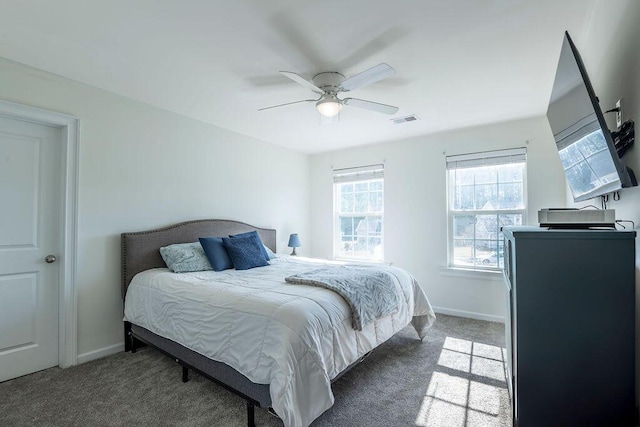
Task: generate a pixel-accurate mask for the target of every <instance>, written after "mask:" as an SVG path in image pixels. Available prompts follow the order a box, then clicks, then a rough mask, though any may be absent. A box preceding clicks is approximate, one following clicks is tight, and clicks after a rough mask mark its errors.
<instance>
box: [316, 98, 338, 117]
mask: <svg viewBox="0 0 640 427" xmlns="http://www.w3.org/2000/svg"><path fill="white" fill-rule="evenodd" d="M316 108H317V109H318V112H319V113H320V114H322V115H323V116H324V117H333V116H335V115H336V114H338V113H339V112H340V110H342V103H341V102H340V100H339V99H338V98H336V97H335V96H323V97H322V99H321V100H320V101H318V102H317V103H316Z"/></svg>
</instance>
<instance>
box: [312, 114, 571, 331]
mask: <svg viewBox="0 0 640 427" xmlns="http://www.w3.org/2000/svg"><path fill="white" fill-rule="evenodd" d="M407 125H408V126H410V124H407ZM513 147H526V148H527V156H528V161H527V176H528V182H527V192H528V204H529V211H528V220H529V223H530V224H537V211H538V209H540V208H543V207H563V206H565V203H566V202H565V183H564V182H565V181H564V175H563V171H562V167H561V164H560V159H559V157H558V153H557V151H556V148H555V144H554V141H553V136H552V134H551V130H550V128H549V124H548V122H547V120H546V118H542V117H540V118H532V119H527V120H519V121H514V122H508V123H502V124H497V125H491V126H483V127H477V128H469V129H463V130H458V131H453V132H447V133H441V134H436V135H429V136H424V137H419V138H413V139H408V140H402V141H393V142H388V143H384V144H379V145H373V146H368V147H361V148H354V149H349V150H344V151H336V152H331V153H325V154H318V155H314V156H312V157H311V227H310V228H311V235H310V237H311V238H310V239H309V240H310V243H311V246H312V250H311V255H312V256H314V257H321V258H330V257H332V255H333V254H332V251H333V246H332V228H333V184H332V169H333V168H341V167H349V166H359V165H367V164H372V163H380V162H385V205H384V208H385V218H384V225H385V228H384V229H385V234H384V239H385V243H384V246H385V248H384V252H385V261H390V262H393V263H394V265H397V266H400V267H403V268H406V269H407V270H408V271H409V272H411V273H412V274H413V275H414V276H415V277H416V278H417V279H418V281H419V282H420V284H421V285H422V286H423V287H424V289H425V290H426V292H427V295H428V297H429V299H430V301H431V303H432V304H433V305H434V306H436V307H438V309H439V311H440V312H446V313H452V314H459V315H463V316H470V317H477V318H485V319H491V320H502V319H503V317H504V307H503V306H504V296H503V289H502V288H503V284H502V278H501V276H499V275H494V278H493V279H490V280H486V279H485V280H482V279H478V278H477V277H465V276H452V275H448V274H443V271H442V269H443V267H444V266H446V264H447V215H446V173H445V154H444V153H446V154H447V155H454V154H462V153H473V152H478V151H488V150H498V149H504V148H513ZM485 276H486V274H485ZM495 276H497V277H495Z"/></svg>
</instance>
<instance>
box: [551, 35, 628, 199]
mask: <svg viewBox="0 0 640 427" xmlns="http://www.w3.org/2000/svg"><path fill="white" fill-rule="evenodd" d="M547 119H548V120H549V125H550V126H551V130H552V132H553V136H554V139H555V141H556V147H557V149H558V154H560V160H561V162H562V167H563V169H564V172H565V175H566V177H567V182H568V183H569V187H570V188H571V192H572V194H573V200H574V201H576V202H579V201H582V200H587V199H591V198H594V197H598V196H603V195H605V194H607V193H611V192H614V191H618V190H620V189H621V188H624V187H633V186H635V185H637V182H636V179H635V175H634V174H633V171H632V170H631V169H629V168H628V167H625V165H624V164H623V163H622V161H621V160H620V158H619V157H618V153H617V152H616V148H615V145H614V141H613V138H612V136H611V132H610V131H609V128H608V127H607V124H606V122H605V120H604V115H603V114H602V110H601V109H600V105H599V103H598V98H597V97H596V95H595V93H594V91H593V87H592V86H591V82H590V80H589V76H588V75H587V71H586V70H585V68H584V63H583V62H582V58H581V56H580V53H579V52H578V50H577V49H576V46H575V45H574V44H573V41H572V40H571V37H570V36H569V33H568V32H565V37H564V42H563V44H562V50H561V51H560V59H559V61H558V69H557V71H556V78H555V82H554V84H553V90H552V92H551V99H550V100H549V107H548V109H547Z"/></svg>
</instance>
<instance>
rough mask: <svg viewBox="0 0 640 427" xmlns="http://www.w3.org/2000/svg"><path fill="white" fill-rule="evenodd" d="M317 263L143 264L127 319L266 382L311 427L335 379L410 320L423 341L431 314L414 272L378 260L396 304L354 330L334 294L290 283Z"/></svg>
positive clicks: (291, 417) (286, 414) (277, 404)
mask: <svg viewBox="0 0 640 427" xmlns="http://www.w3.org/2000/svg"><path fill="white" fill-rule="evenodd" d="M319 263H326V261H319V260H312V259H304V258H294V257H288V256H280V257H278V258H276V259H273V260H271V265H270V266H267V267H261V268H254V269H251V270H246V271H236V270H226V271H222V272H214V271H201V272H195V273H182V274H176V273H171V272H170V271H169V270H167V269H153V270H147V271H145V272H142V273H140V274H137V275H136V276H135V277H134V278H133V280H132V281H131V285H130V286H129V288H128V291H127V296H126V301H125V311H124V314H125V320H127V321H129V322H131V323H134V324H136V325H139V326H142V327H143V328H145V329H148V330H150V331H152V332H154V333H155V334H157V335H160V336H162V337H165V338H168V339H170V340H173V341H175V342H177V343H179V344H182V345H183V346H185V347H187V348H190V349H191V350H193V351H196V352H198V353H200V354H203V355H205V356H207V357H209V358H211V359H214V360H217V361H220V362H223V363H226V364H227V365H229V366H231V367H233V368H234V369H236V370H237V371H239V372H241V373H242V374H244V375H245V376H246V377H247V378H249V379H250V380H251V381H253V382H254V383H258V384H270V394H271V401H272V406H273V409H274V410H275V411H276V413H277V414H278V415H279V416H280V418H282V420H283V422H284V424H285V426H307V425H309V424H310V423H311V422H312V421H313V420H314V419H315V418H317V417H318V416H319V415H320V414H322V413H323V412H324V411H325V410H327V409H328V408H330V407H331V406H332V405H333V402H334V398H333V394H332V392H331V383H330V382H331V379H333V378H334V377H335V376H336V375H337V374H339V373H340V372H341V371H342V370H344V369H345V368H346V367H347V366H349V365H350V364H351V363H353V362H355V361H356V360H357V359H358V358H360V357H361V356H362V355H364V354H365V353H367V352H368V351H370V350H371V349H373V348H375V347H377V346H378V345H380V344H381V343H383V342H384V341H386V340H387V339H389V338H390V337H391V336H392V335H393V334H395V333H396V332H397V331H399V330H400V329H402V328H404V327H405V326H406V325H408V324H409V323H410V322H411V323H413V325H414V327H415V329H416V331H417V332H418V335H419V336H420V338H421V339H422V338H423V337H424V336H425V334H426V331H427V329H428V328H429V327H430V326H431V324H432V323H433V321H434V319H435V315H434V313H433V310H432V308H431V305H430V304H429V301H428V300H427V297H426V296H425V294H424V292H423V290H422V289H421V287H420V286H419V285H418V284H417V283H416V281H415V279H414V278H413V277H412V276H411V275H410V274H408V273H407V272H406V271H404V270H402V269H399V268H396V267H390V266H378V265H376V266H375V267H371V268H381V269H384V270H386V271H388V272H390V273H392V274H393V275H394V276H395V277H396V278H397V279H398V288H399V291H400V292H401V294H402V297H401V304H400V310H399V311H398V312H397V313H395V314H392V315H390V316H387V317H384V318H382V319H379V320H377V321H374V322H373V323H371V324H369V325H367V326H365V327H364V328H363V330H362V331H355V330H353V329H352V327H351V324H352V320H351V310H350V309H349V306H348V304H347V303H346V302H345V300H344V299H342V297H341V296H339V295H338V294H337V293H334V292H333V291H330V290H327V289H323V288H318V287H312V286H304V285H292V284H287V283H285V281H284V278H285V277H286V276H289V275H291V274H297V273H301V272H304V271H308V270H310V269H313V268H317V267H318V266H319Z"/></svg>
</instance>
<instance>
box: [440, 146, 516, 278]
mask: <svg viewBox="0 0 640 427" xmlns="http://www.w3.org/2000/svg"><path fill="white" fill-rule="evenodd" d="M525 166H526V152H525V150H524V149H513V150H503V151H495V152H487V153H476V154H470V155H462V156H450V157H447V169H448V180H447V183H448V187H449V188H448V192H449V207H448V212H449V215H448V216H449V265H450V266H452V267H469V268H487V269H499V268H502V266H503V254H504V246H503V245H504V242H503V236H502V233H501V232H500V229H501V227H503V226H508V225H522V224H523V218H524V214H525V210H526V197H525Z"/></svg>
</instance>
